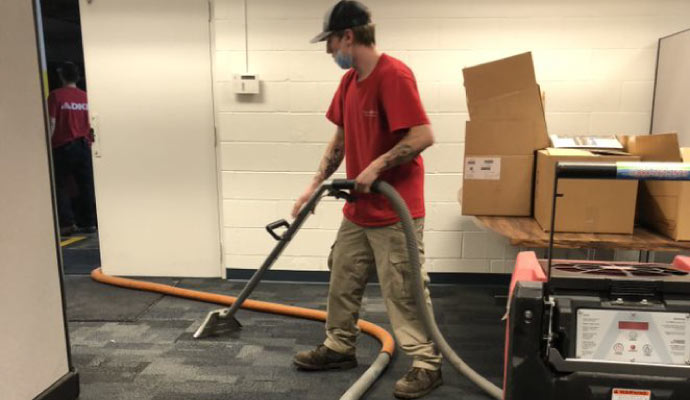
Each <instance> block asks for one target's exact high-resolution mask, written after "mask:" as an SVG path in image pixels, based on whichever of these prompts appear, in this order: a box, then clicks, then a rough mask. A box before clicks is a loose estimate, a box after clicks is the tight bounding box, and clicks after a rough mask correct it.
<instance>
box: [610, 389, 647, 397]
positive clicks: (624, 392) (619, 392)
mask: <svg viewBox="0 0 690 400" xmlns="http://www.w3.org/2000/svg"><path fill="white" fill-rule="evenodd" d="M651 398H652V392H651V391H649V390H638V389H613V394H612V395H611V400H651Z"/></svg>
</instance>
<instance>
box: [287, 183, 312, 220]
mask: <svg viewBox="0 0 690 400" xmlns="http://www.w3.org/2000/svg"><path fill="white" fill-rule="evenodd" d="M317 188H318V186H314V185H313V184H312V185H309V187H308V188H307V190H305V191H304V193H302V195H301V196H300V197H299V198H298V199H297V200H296V201H295V205H294V206H293V207H292V218H297V214H299V212H300V210H301V209H302V207H303V206H304V204H305V203H306V202H307V201H309V199H310V198H311V196H312V195H313V194H314V192H315V191H316V189H317Z"/></svg>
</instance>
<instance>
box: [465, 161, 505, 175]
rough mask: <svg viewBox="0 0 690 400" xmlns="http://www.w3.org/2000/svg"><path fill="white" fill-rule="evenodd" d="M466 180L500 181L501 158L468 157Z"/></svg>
mask: <svg viewBox="0 0 690 400" xmlns="http://www.w3.org/2000/svg"><path fill="white" fill-rule="evenodd" d="M465 179H476V180H494V181H497V180H500V179H501V157H467V158H466V159H465Z"/></svg>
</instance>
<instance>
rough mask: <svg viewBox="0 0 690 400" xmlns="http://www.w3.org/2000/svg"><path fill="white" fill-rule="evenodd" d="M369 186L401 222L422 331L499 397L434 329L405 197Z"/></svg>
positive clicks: (470, 376) (465, 372)
mask: <svg viewBox="0 0 690 400" xmlns="http://www.w3.org/2000/svg"><path fill="white" fill-rule="evenodd" d="M372 190H373V191H375V192H378V193H380V194H382V195H384V196H385V197H386V198H388V200H389V201H390V204H391V206H392V207H393V209H394V210H395V212H396V213H397V214H398V216H399V217H400V221H401V222H402V227H403V231H404V232H405V241H406V242H407V253H408V256H409V261H410V262H409V266H410V268H411V269H412V279H413V280H414V285H415V293H414V298H415V303H416V304H417V308H418V309H419V312H420V313H421V317H422V323H423V324H424V327H425V328H426V331H427V332H428V333H429V335H431V338H432V339H433V341H434V343H436V346H438V349H439V351H440V352H441V354H443V357H445V358H446V359H447V360H448V361H449V362H450V363H451V364H452V365H453V367H454V368H455V369H456V370H457V371H458V372H459V373H461V374H462V375H465V376H466V377H467V378H468V379H469V380H470V381H472V382H473V383H475V384H476V385H477V386H479V387H480V388H481V389H482V390H484V391H485V392H486V393H487V394H489V395H490V396H491V397H493V398H495V399H497V400H501V399H503V391H502V390H501V388H499V387H498V386H496V385H494V384H493V383H491V382H490V381H489V380H488V379H486V378H484V377H483V376H481V375H479V374H478V373H477V372H476V371H475V370H473V369H472V368H471V367H470V366H469V365H467V363H465V362H464V361H463V360H462V358H460V357H459V356H458V355H457V354H456V353H455V352H454V351H453V349H452V348H451V347H450V345H448V342H447V341H446V339H445V338H444V337H443V334H441V331H440V330H439V329H438V325H437V324H436V320H435V319H434V314H433V312H432V310H431V307H429V305H428V304H427V303H426V296H425V291H426V288H425V286H424V280H423V279H422V274H421V265H420V262H419V248H418V247H417V239H416V238H415V235H414V231H415V228H414V223H413V221H412V216H410V212H409V210H408V209H407V206H406V205H405V201H404V200H403V199H402V197H400V195H399V194H398V192H397V191H396V190H395V189H394V188H393V187H392V186H391V185H389V184H388V183H386V182H383V181H376V182H374V184H373V185H372Z"/></svg>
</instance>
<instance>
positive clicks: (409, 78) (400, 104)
mask: <svg viewBox="0 0 690 400" xmlns="http://www.w3.org/2000/svg"><path fill="white" fill-rule="evenodd" d="M357 78H358V76H357V71H356V70H355V69H350V70H349V71H348V72H346V73H345V75H344V76H343V78H342V80H341V81H340V85H339V86H338V90H337V91H336V92H335V96H333V101H332V102H331V106H330V108H329V109H328V113H327V114H326V117H327V118H328V119H329V120H330V121H331V122H333V123H334V124H336V125H338V126H341V127H343V128H344V130H345V166H346V170H347V178H348V179H355V178H356V177H357V176H358V175H359V173H360V172H362V171H363V170H364V169H365V168H366V167H367V166H368V165H369V164H370V163H371V162H372V161H374V160H375V159H376V158H378V157H379V156H381V155H382V154H384V153H386V152H388V151H389V150H390V149H391V148H393V147H394V146H395V145H396V144H397V143H398V142H399V141H400V139H402V138H403V136H404V134H405V133H406V132H407V130H408V129H409V128H412V127H414V126H418V125H426V124H429V119H428V118H427V116H426V112H425V111H424V107H423V106H422V102H421V100H420V98H419V92H418V91H417V82H416V81H415V78H414V74H413V73H412V71H411V70H410V69H409V68H408V67H407V66H406V65H405V64H403V63H402V62H401V61H400V60H397V59H395V58H393V57H390V56H388V55H386V54H382V55H381V56H380V58H379V60H378V63H377V64H376V66H375V67H374V70H373V71H372V72H371V74H370V75H369V76H367V77H366V78H365V79H364V80H362V81H361V82H357ZM379 179H381V180H383V181H386V182H388V183H389V184H391V185H392V186H393V187H394V188H395V189H396V190H397V191H398V193H400V196H402V198H403V199H404V200H405V202H406V203H407V207H408V208H409V209H410V213H411V214H412V217H413V218H420V217H423V216H424V162H423V160H422V157H421V156H417V157H415V159H414V160H412V161H410V162H408V163H405V164H401V165H398V166H397V167H393V168H391V169H389V170H386V171H384V172H382V173H381V175H380V176H379ZM343 214H344V215H345V217H346V218H347V219H348V220H350V221H352V222H354V223H355V224H357V225H361V226H370V227H371V226H386V225H391V224H394V223H396V222H398V220H399V218H398V216H397V214H396V213H395V211H394V210H393V208H392V207H391V206H390V204H388V200H387V199H386V198H385V197H383V196H382V195H380V194H373V193H368V194H364V193H358V194H357V201H355V202H352V203H346V204H345V207H344V208H343Z"/></svg>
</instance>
